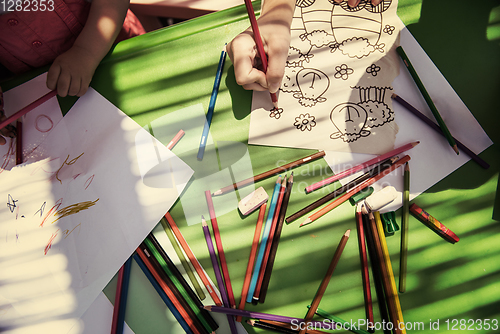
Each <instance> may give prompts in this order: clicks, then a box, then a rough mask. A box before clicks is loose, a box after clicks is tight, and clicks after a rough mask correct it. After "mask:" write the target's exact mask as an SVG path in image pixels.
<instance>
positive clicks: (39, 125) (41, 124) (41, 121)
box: [35, 115, 54, 132]
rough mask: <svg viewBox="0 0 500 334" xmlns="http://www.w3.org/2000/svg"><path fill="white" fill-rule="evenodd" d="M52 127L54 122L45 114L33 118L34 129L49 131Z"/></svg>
mask: <svg viewBox="0 0 500 334" xmlns="http://www.w3.org/2000/svg"><path fill="white" fill-rule="evenodd" d="M53 127H54V122H52V120H51V119H50V117H49V116H47V115H39V116H38V117H37V118H36V120H35V129H37V130H38V131H40V132H49V131H50V130H52V128H53Z"/></svg>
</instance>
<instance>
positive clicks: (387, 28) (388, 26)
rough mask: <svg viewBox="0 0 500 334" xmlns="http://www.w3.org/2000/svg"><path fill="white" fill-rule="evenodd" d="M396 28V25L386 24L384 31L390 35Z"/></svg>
mask: <svg viewBox="0 0 500 334" xmlns="http://www.w3.org/2000/svg"><path fill="white" fill-rule="evenodd" d="M394 30H396V27H395V26H391V25H388V24H386V26H385V27H384V32H385V33H386V34H388V35H392V33H393V32H394Z"/></svg>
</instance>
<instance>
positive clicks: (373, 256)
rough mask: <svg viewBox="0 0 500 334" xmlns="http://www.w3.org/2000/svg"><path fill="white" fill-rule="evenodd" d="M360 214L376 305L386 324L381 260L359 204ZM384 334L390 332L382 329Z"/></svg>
mask: <svg viewBox="0 0 500 334" xmlns="http://www.w3.org/2000/svg"><path fill="white" fill-rule="evenodd" d="M361 212H362V219H363V229H364V231H365V239H366V248H367V249H368V254H370V264H371V268H372V274H373V282H374V286H375V292H376V294H377V304H378V308H379V311H380V318H381V319H382V321H383V322H385V323H388V322H389V321H390V318H389V311H388V309H387V302H386V296H385V292H384V284H383V277H382V268H381V265H380V261H381V260H382V259H380V258H379V256H378V253H377V251H376V249H375V240H374V236H373V232H372V229H371V225H370V219H369V217H368V211H367V210H366V208H364V204H361ZM368 331H369V332H370V333H373V332H374V331H375V328H374V327H371V328H368ZM384 333H385V334H391V333H392V331H391V330H389V329H387V328H384Z"/></svg>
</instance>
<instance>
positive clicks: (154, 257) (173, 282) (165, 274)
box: [139, 238, 211, 334]
mask: <svg viewBox="0 0 500 334" xmlns="http://www.w3.org/2000/svg"><path fill="white" fill-rule="evenodd" d="M139 248H141V249H142V251H143V253H144V254H145V255H146V256H147V257H148V259H149V262H150V263H151V265H152V266H153V268H154V269H155V271H156V273H157V275H158V279H161V280H162V281H163V282H165V283H166V285H167V286H169V288H170V290H171V291H172V293H173V295H174V296H175V298H176V299H177V301H178V302H179V304H180V305H181V306H182V307H183V308H184V310H185V311H186V313H187V314H188V315H189V317H191V318H192V320H193V323H194V325H195V326H196V328H197V330H198V331H199V332H200V333H206V334H208V333H209V332H210V331H211V330H210V329H209V328H210V326H209V325H208V324H206V323H205V324H204V321H202V320H201V317H200V312H198V310H199V306H198V305H196V304H195V303H194V302H193V301H192V300H191V298H190V297H189V295H188V294H187V293H186V291H185V290H184V288H183V287H182V285H181V284H180V282H179V280H178V278H177V277H175V275H173V273H172V272H171V271H170V269H169V268H167V266H166V263H165V262H163V261H162V259H161V256H160V255H159V253H158V251H157V250H156V249H155V247H154V246H153V244H152V242H151V240H149V239H148V238H146V239H145V240H144V242H143V243H142V244H141V245H140V246H139ZM206 326H207V327H206Z"/></svg>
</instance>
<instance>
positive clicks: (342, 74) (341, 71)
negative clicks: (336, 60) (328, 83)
mask: <svg viewBox="0 0 500 334" xmlns="http://www.w3.org/2000/svg"><path fill="white" fill-rule="evenodd" d="M335 71H337V72H335V79H342V80H347V79H348V78H349V75H351V74H353V73H354V70H353V69H352V68H349V67H347V64H342V65H340V66H335Z"/></svg>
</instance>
